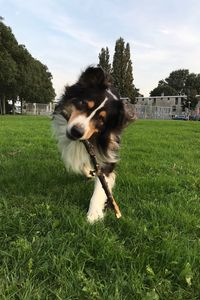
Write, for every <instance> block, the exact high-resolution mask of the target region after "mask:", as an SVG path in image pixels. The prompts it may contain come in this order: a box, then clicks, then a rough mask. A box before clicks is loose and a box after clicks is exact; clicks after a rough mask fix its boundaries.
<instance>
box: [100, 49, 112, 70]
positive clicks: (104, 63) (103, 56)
mask: <svg viewBox="0 0 200 300" xmlns="http://www.w3.org/2000/svg"><path fill="white" fill-rule="evenodd" d="M98 66H101V67H102V68H103V69H104V70H105V71H106V72H107V73H108V74H110V73H111V64H110V54H109V49H108V47H106V49H105V48H102V49H101V52H100V53H99V63H98Z"/></svg>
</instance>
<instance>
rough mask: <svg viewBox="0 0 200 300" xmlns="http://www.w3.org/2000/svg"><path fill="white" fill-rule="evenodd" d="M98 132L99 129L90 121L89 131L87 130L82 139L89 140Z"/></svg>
mask: <svg viewBox="0 0 200 300" xmlns="http://www.w3.org/2000/svg"><path fill="white" fill-rule="evenodd" d="M96 132H98V129H97V128H96V127H95V125H94V122H93V121H90V122H89V124H88V129H87V130H86V132H85V134H84V136H83V137H82V138H81V139H82V140H88V139H89V138H91V136H92V135H93V134H94V133H96Z"/></svg>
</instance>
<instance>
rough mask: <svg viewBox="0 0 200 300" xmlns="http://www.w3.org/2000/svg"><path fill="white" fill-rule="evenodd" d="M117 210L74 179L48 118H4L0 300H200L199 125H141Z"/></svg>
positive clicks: (128, 145) (126, 159) (126, 160)
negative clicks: (89, 218) (93, 213)
mask: <svg viewBox="0 0 200 300" xmlns="http://www.w3.org/2000/svg"><path fill="white" fill-rule="evenodd" d="M117 172H118V177H117V184H116V187H115V189H114V195H115V198H116V200H117V202H118V203H119V205H120V207H121V211H122V214H123V217H122V218H121V219H120V220H116V219H115V216H114V214H113V212H112V211H109V212H108V213H107V215H106V217H105V220H104V221H103V222H99V223H96V224H94V225H90V224H88V223H87V222H86V211H87V207H88V204H89V199H90V196H91V193H92V190H93V183H92V182H88V181H86V180H85V179H84V178H82V177H81V176H76V175H68V174H67V173H66V171H65V169H64V167H63V163H62V162H61V160H60V156H59V153H58V151H57V147H56V144H55V141H54V140H53V138H52V137H51V132H50V120H49V119H48V118H47V117H25V116H24V117H23V116H16V117H12V116H9V117H0V299H6V300H7V299H19V300H24V299H26V300H31V299H33V300H36V299H41V300H44V299H62V300H65V299H70V300H72V299H73V300H75V299H77V300H84V299H85V300H101V299H103V300H140V299H141V300H159V299H163V300H168V299H170V300H174V299H176V300H179V299H180V300H193V299H196V300H199V299H200V122H182V121H137V122H136V123H135V124H133V125H131V126H130V127H129V128H128V129H127V130H126V131H125V133H124V135H123V141H122V148H121V161H120V164H119V166H118V169H117Z"/></svg>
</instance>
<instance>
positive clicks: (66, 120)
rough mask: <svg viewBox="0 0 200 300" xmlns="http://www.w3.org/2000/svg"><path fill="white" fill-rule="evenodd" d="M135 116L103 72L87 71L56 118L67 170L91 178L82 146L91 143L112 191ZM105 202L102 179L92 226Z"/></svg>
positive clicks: (68, 92) (94, 197)
mask: <svg viewBox="0 0 200 300" xmlns="http://www.w3.org/2000/svg"><path fill="white" fill-rule="evenodd" d="M134 116H135V115H134V111H133V106H132V105H131V104H130V103H129V102H128V101H122V100H121V99H120V97H119V94H118V93H117V91H116V90H115V89H114V88H113V86H112V84H111V81H110V79H109V77H108V75H107V74H106V73H105V72H104V71H103V69H102V68H100V67H89V68H87V69H86V70H85V71H84V72H83V73H82V74H81V76H80V78H79V79H78V81H77V82H76V83H75V84H74V85H72V86H67V87H66V88H65V93H64V95H63V96H62V98H61V100H60V101H59V103H58V105H57V106H56V108H55V111H54V114H53V127H54V133H55V136H56V138H57V140H58V146H59V149H60V152H61V156H62V159H63V161H64V164H65V166H66V168H67V170H69V171H73V172H75V173H79V174H83V175H85V176H87V177H91V172H90V171H91V170H93V166H92V165H91V161H90V157H89V155H88V153H87V152H86V150H85V146H84V145H83V143H81V141H82V140H85V139H88V140H90V142H91V143H92V144H93V145H94V148H95V153H96V157H97V160H98V163H99V164H100V167H101V169H102V171H103V172H104V174H105V176H106V180H107V183H108V185H109V187H110V189H111V190H112V188H113V186H114V183H115V174H114V167H115V164H116V163H117V161H118V159H119V157H118V151H119V147H120V135H121V133H122V130H123V128H124V127H125V126H127V125H128V124H129V123H130V122H131V121H133V120H134ZM106 200H107V199H106V195H105V192H104V190H103V189H102V186H101V184H100V182H99V179H98V178H95V186H94V192H93V195H92V198H91V200H90V206H89V210H88V213H87V219H88V221H89V222H91V223H92V222H94V221H96V220H99V219H102V218H103V216H104V208H105V204H106Z"/></svg>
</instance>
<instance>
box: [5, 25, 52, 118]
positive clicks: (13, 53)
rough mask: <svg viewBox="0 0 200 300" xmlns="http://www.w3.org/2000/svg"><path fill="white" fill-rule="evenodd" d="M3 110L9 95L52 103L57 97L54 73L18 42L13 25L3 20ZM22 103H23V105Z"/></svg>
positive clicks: (31, 100)
mask: <svg viewBox="0 0 200 300" xmlns="http://www.w3.org/2000/svg"><path fill="white" fill-rule="evenodd" d="M0 70H1V72H0V113H2V114H5V112H6V107H8V105H7V104H8V99H9V100H10V99H12V102H13V112H14V103H15V101H16V100H17V99H18V100H21V103H22V101H29V102H42V103H49V102H50V101H52V100H53V99H54V97H55V91H54V89H53V86H52V75H51V73H50V72H49V70H48V68H47V66H45V65H43V64H42V63H41V62H40V61H38V60H36V59H34V58H33V57H32V56H31V54H30V53H29V52H28V50H27V49H26V47H25V46H24V45H19V44H18V42H17V40H16V39H15V37H14V35H13V33H12V31H11V29H10V28H9V27H7V26H6V25H4V24H3V23H2V22H1V20H0ZM21 106H22V105H21Z"/></svg>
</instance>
